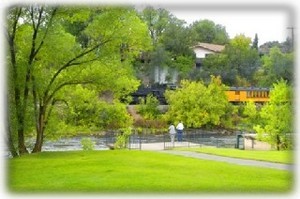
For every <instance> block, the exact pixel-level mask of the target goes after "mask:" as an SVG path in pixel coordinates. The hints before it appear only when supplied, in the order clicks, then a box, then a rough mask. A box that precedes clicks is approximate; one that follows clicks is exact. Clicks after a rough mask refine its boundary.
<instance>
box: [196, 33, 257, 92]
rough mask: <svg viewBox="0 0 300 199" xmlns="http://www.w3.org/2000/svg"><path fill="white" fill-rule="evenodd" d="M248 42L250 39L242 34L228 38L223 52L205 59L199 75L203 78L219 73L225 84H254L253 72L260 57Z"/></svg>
mask: <svg viewBox="0 0 300 199" xmlns="http://www.w3.org/2000/svg"><path fill="white" fill-rule="evenodd" d="M250 43H251V39H250V38H247V37H245V36H244V35H238V36H236V37H235V38H233V39H232V40H230V42H229V44H228V45H226V46H225V50H223V52H221V53H220V54H215V55H212V56H209V57H208V58H207V59H205V61H204V63H203V64H204V66H203V70H202V71H200V72H201V73H202V74H200V77H202V78H205V77H207V74H213V75H220V76H221V77H222V81H223V82H224V84H226V85H235V86H245V85H247V84H252V85H254V83H255V81H254V74H255V72H256V71H257V69H258V67H259V66H260V57H259V54H258V51H257V50H256V49H255V48H251V46H250ZM241 84H242V85H241Z"/></svg>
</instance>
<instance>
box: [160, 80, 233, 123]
mask: <svg viewBox="0 0 300 199" xmlns="http://www.w3.org/2000/svg"><path fill="white" fill-rule="evenodd" d="M224 89H225V87H224V85H223V84H222V83H221V80H220V78H219V77H212V78H211V82H210V84H209V85H208V86H205V85H204V84H203V83H202V82H190V81H187V80H183V81H182V82H181V85H180V88H179V89H177V90H176V91H167V92H166V94H165V95H166V99H167V102H168V103H169V106H170V107H169V109H168V111H167V113H166V115H165V117H166V120H167V121H172V122H175V123H176V122H179V121H183V123H184V124H185V126H186V127H193V128H199V127H202V126H204V125H220V124H221V122H222V119H224V116H225V114H226V110H228V104H229V103H228V100H227V96H226V95H225V92H224Z"/></svg>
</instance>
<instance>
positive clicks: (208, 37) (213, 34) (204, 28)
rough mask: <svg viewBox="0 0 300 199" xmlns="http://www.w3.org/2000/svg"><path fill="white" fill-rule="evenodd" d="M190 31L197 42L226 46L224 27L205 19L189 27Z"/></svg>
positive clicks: (227, 39)
mask: <svg viewBox="0 0 300 199" xmlns="http://www.w3.org/2000/svg"><path fill="white" fill-rule="evenodd" d="M191 31H192V33H193V37H194V40H195V41H197V42H205V43H214V44H226V43H228V41H229V36H228V34H227V32H226V29H225V27H224V26H221V25H219V24H215V23H214V22H213V21H210V20H207V19H205V20H200V21H195V22H194V23H193V24H192V26H191Z"/></svg>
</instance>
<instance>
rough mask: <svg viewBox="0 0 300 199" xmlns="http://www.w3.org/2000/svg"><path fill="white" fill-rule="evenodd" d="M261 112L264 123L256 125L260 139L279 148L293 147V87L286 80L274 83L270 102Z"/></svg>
mask: <svg viewBox="0 0 300 199" xmlns="http://www.w3.org/2000/svg"><path fill="white" fill-rule="evenodd" d="M259 114H260V117H261V119H262V123H261V124H258V125H256V126H255V127H254V129H255V130H256V131H257V133H258V136H259V139H261V140H264V141H267V142H268V143H270V144H271V145H273V146H276V148H277V150H280V149H290V148H293V143H292V137H293V110H292V88H291V87H290V86H289V85H288V84H287V82H286V81H284V80H281V81H279V82H277V83H276V84H274V89H273V90H272V91H271V92H270V102H269V103H267V104H266V105H265V106H264V107H262V109H261V111H260V113H259Z"/></svg>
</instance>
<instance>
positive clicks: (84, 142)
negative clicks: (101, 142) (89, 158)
mask: <svg viewBox="0 0 300 199" xmlns="http://www.w3.org/2000/svg"><path fill="white" fill-rule="evenodd" d="M81 146H82V149H83V150H84V151H92V150H94V148H95V143H94V142H93V141H92V140H91V138H82V139H81Z"/></svg>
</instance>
